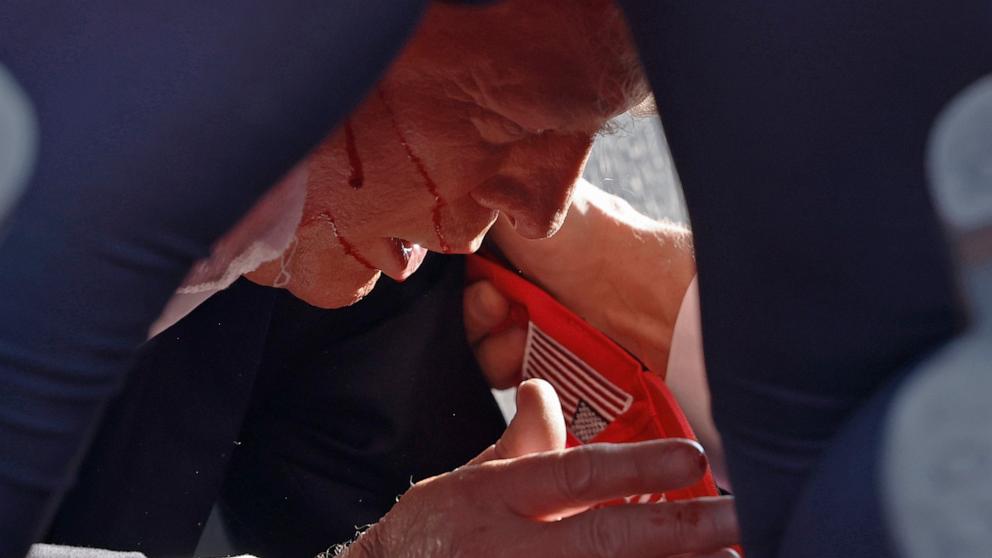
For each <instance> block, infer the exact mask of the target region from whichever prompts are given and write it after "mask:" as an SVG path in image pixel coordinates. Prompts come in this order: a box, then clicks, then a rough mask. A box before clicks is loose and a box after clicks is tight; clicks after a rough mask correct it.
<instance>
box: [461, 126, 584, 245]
mask: <svg viewBox="0 0 992 558" xmlns="http://www.w3.org/2000/svg"><path fill="white" fill-rule="evenodd" d="M591 146H592V137H591V136H588V135H585V134H557V133H551V132H545V133H543V134H541V136H539V137H537V138H533V139H531V140H529V141H527V142H522V143H521V144H520V145H517V146H514V148H513V150H512V152H511V153H510V154H509V156H508V157H507V158H506V160H505V162H504V164H503V165H502V166H501V167H500V169H499V172H498V174H496V175H495V176H493V177H492V178H490V179H489V180H487V181H486V182H484V183H483V184H482V185H481V186H479V187H478V188H476V189H474V190H473V191H472V197H473V198H474V199H475V201H476V203H478V204H479V205H482V206H484V207H488V208H490V209H496V210H498V211H499V212H500V213H502V214H503V215H506V216H507V217H509V219H510V221H511V222H512V223H513V226H514V228H515V229H516V231H517V233H518V234H520V235H521V236H523V237H525V238H529V239H538V238H547V237H549V236H551V235H553V234H554V233H555V232H557V231H558V228H559V227H561V224H562V222H563V221H564V220H565V215H566V213H567V212H568V206H569V205H570V204H571V202H572V191H573V189H574V187H575V182H576V181H577V180H578V179H579V177H580V176H581V175H582V169H583V168H584V167H585V163H586V158H587V157H588V156H589V149H590V147H591Z"/></svg>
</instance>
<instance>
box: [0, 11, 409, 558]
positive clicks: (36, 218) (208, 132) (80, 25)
mask: <svg viewBox="0 0 992 558" xmlns="http://www.w3.org/2000/svg"><path fill="white" fill-rule="evenodd" d="M424 4H425V3H424V2H422V1H418V0H403V1H401V0H362V1H361V2H358V1H354V2H343V1H342V2H329V1H326V0H320V1H304V2H293V3H282V2H264V1H260V0H259V1H255V0H248V1H238V2H233V1H218V2H187V1H178V2H139V3H120V2H111V1H97V2H88V3H85V4H83V3H78V4H77V3H65V2H50V1H36V0H30V1H27V0H25V1H19V0H14V1H10V2H3V3H2V6H0V63H2V64H4V65H5V66H6V67H7V70H9V72H10V74H11V75H12V76H13V77H14V79H15V80H17V81H18V83H19V84H20V86H21V88H23V90H24V91H25V92H26V93H27V96H28V97H29V98H30V101H31V103H32V105H33V108H34V112H35V114H36V115H37V120H38V125H39V129H40V138H41V141H40V145H39V151H38V153H39V155H38V159H37V162H36V164H35V165H34V168H33V169H32V177H31V181H30V183H29V185H28V190H27V192H26V194H25V197H24V198H23V199H22V200H21V203H20V205H19V207H18V208H17V210H16V212H15V213H14V214H13V215H12V216H11V217H10V219H9V221H8V223H6V231H5V233H4V236H3V237H2V239H0V293H2V296H0V557H3V558H8V557H17V558H20V556H23V555H24V554H25V553H26V550H27V545H28V544H29V543H30V542H32V541H33V540H35V539H36V537H37V536H38V535H39V532H40V531H41V530H42V529H43V528H44V524H45V521H46V519H47V515H48V514H49V513H50V511H51V509H52V507H53V505H54V504H55V502H56V501H57V499H58V497H59V495H60V494H61V493H62V492H63V491H64V489H65V488H66V486H67V484H69V483H70V482H71V481H72V477H73V471H74V467H75V463H76V461H77V460H78V458H79V456H80V454H81V452H82V451H83V449H84V447H85V444H86V439H87V436H88V432H89V431H90V430H91V429H92V427H93V425H94V423H95V421H96V420H97V418H98V417H99V414H100V410H101V407H102V405H103V403H104V401H106V399H107V398H108V396H109V395H111V393H112V392H113V391H114V390H115V388H116V386H117V385H118V383H119V381H120V377H121V375H122V373H123V372H124V370H125V367H126V364H127V362H126V361H127V358H128V355H129V354H130V352H131V351H132V349H133V348H134V347H135V346H136V345H137V344H138V343H140V342H141V341H142V340H143V338H144V335H145V332H146V331H147V328H148V325H149V324H150V323H151V321H152V320H153V319H154V318H155V317H156V316H157V314H158V313H159V311H160V310H161V308H162V306H163V305H164V303H165V301H166V300H167V299H168V297H169V296H170V294H171V292H172V291H173V290H174V288H175V287H176V285H177V284H178V283H179V281H180V280H181V279H182V277H183V276H184V275H185V273H186V271H187V270H188V269H189V266H190V264H191V262H193V261H194V260H195V259H197V258H200V257H202V256H204V255H205V254H206V253H207V251H208V248H209V246H210V244H211V242H212V241H213V240H214V239H216V238H217V237H218V236H219V235H220V234H222V233H223V232H224V231H225V230H226V229H227V228H229V227H230V226H231V225H232V224H233V223H234V221H235V220H236V219H237V217H238V216H240V215H241V214H242V213H244V212H245V211H246V210H247V209H248V208H249V207H250V205H251V204H252V202H253V201H254V200H255V199H256V198H257V197H258V196H260V195H261V194H262V193H263V192H264V191H265V189H266V188H267V187H268V186H269V185H271V184H273V183H274V182H275V181H276V179H277V178H279V176H280V175H281V174H282V173H284V172H286V171H287V170H288V169H289V168H290V166H291V165H292V164H293V163H294V162H296V161H297V160H299V159H300V158H301V157H302V156H303V155H304V153H305V152H306V150H307V149H309V148H310V147H311V146H312V145H315V144H316V143H317V142H318V141H319V140H320V139H321V138H322V136H323V135H325V134H326V133H328V131H329V130H330V129H331V128H332V126H333V125H334V124H335V123H336V122H338V121H339V120H340V119H341V118H342V117H343V115H345V114H347V113H348V112H349V111H350V110H351V108H352V107H353V106H354V105H356V104H357V103H358V101H359V100H360V99H361V97H362V95H363V94H364V92H365V90H366V89H367V88H368V87H369V86H370V85H371V84H372V82H373V81H374V80H375V79H376V78H377V77H378V75H379V74H380V72H381V71H382V70H383V69H384V67H385V65H386V64H387V63H388V61H389V60H390V59H391V58H392V57H393V55H394V54H395V52H396V51H397V50H398V48H399V47H400V46H401V45H402V43H403V41H404V40H405V38H406V36H407V35H408V33H409V32H410V31H411V29H412V28H413V26H414V24H415V22H416V21H417V19H418V17H419V15H420V13H421V11H422V9H423V5H424Z"/></svg>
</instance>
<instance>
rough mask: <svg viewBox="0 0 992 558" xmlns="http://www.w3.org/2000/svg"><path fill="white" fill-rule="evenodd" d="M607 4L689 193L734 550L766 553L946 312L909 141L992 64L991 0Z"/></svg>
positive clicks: (945, 266)
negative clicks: (803, 493) (843, 431)
mask: <svg viewBox="0 0 992 558" xmlns="http://www.w3.org/2000/svg"><path fill="white" fill-rule="evenodd" d="M622 3H623V4H624V7H625V9H626V11H627V15H628V17H629V20H630V22H631V25H632V28H633V31H634V33H635V36H636V39H637V42H638V45H639V48H640V49H641V54H642V58H643V60H644V63H645V66H646V68H647V70H648V72H649V74H650V76H651V79H652V83H653V87H654V91H655V95H656V99H657V102H658V106H659V108H660V110H661V113H662V119H663V121H664V123H665V128H666V131H667V133H668V139H669V142H670V146H671V149H672V154H673V158H674V161H675V163H676V165H677V167H678V172H679V175H680V177H681V179H682V182H683V184H684V187H685V196H686V201H687V205H688V209H689V213H690V217H691V219H692V225H693V230H694V234H695V243H696V250H697V257H698V266H699V284H700V294H701V307H702V319H703V331H704V336H705V339H706V343H705V349H706V363H707V368H708V373H709V378H710V383H711V389H712V396H713V409H714V414H715V419H716V421H717V425H718V427H719V429H720V431H721V434H722V435H723V437H724V441H725V443H726V450H727V456H728V461H729V466H730V473H731V477H732V480H733V485H734V487H735V490H736V493H737V503H738V509H739V512H740V519H741V524H742V528H743V536H744V542H745V548H746V550H747V551H748V556H749V557H751V558H765V557H769V556H774V555H775V554H776V549H777V546H778V544H779V540H780V538H781V535H782V531H783V529H784V526H785V524H786V522H787V520H788V518H789V515H790V512H791V509H792V506H793V505H794V502H795V500H796V498H797V495H798V493H799V491H800V490H801V489H802V486H803V483H804V482H805V481H806V480H807V477H808V475H809V472H810V471H811V470H812V468H813V467H815V466H816V464H817V461H818V459H819V458H820V456H821V455H822V454H823V452H824V451H825V450H826V449H827V448H828V447H830V445H831V444H832V443H833V437H834V434H835V433H836V432H837V431H838V430H839V428H840V427H841V425H842V424H843V423H844V422H845V421H846V420H847V419H848V418H850V417H851V416H852V415H853V414H854V413H855V412H856V411H857V410H858V409H859V408H860V407H861V406H862V405H863V404H864V403H865V402H866V401H868V400H869V399H870V398H871V397H872V395H873V394H874V393H876V392H878V391H879V390H880V389H881V388H882V386H883V385H885V384H887V383H888V382H890V381H892V380H893V379H894V378H895V377H896V376H898V375H899V374H901V372H900V371H901V370H903V369H904V368H905V367H906V366H907V365H908V364H909V363H911V362H913V361H915V360H916V359H918V358H919V357H920V355H922V354H924V353H925V352H927V351H929V350H931V349H932V348H934V347H935V346H938V345H939V344H941V343H942V342H944V341H945V340H947V339H948V338H949V337H950V336H951V335H953V334H954V332H955V331H956V329H957V328H958V327H959V326H960V324H961V313H960V311H959V309H958V304H957V298H956V293H955V288H954V285H953V280H952V275H953V274H952V270H951V266H950V264H949V258H948V255H947V251H946V248H945V242H944V238H943V233H942V231H941V230H940V227H939V226H938V224H937V221H936V219H935V217H934V213H933V211H932V208H931V204H930V200H929V199H928V195H927V191H926V187H925V169H924V151H925V144H926V141H927V137H928V133H929V130H930V127H931V125H932V123H933V120H934V118H935V116H936V115H937V113H938V111H939V110H940V109H941V108H942V107H943V106H944V105H945V104H946V103H947V102H948V101H950V99H951V98H952V96H954V95H955V94H956V93H957V92H959V91H960V90H961V89H963V88H964V87H965V86H967V85H968V84H969V83H971V82H973V81H975V80H977V79H978V78H979V77H981V76H982V75H983V74H986V73H988V72H990V71H992V41H990V40H989V37H990V33H992V4H990V3H989V2H987V1H986V0H955V1H951V2H943V1H939V2H938V1H935V0H909V1H907V0H882V1H877V2H863V1H855V0H841V1H838V0H822V1H821V0H816V1H806V2H790V1H779V0H773V1H768V0H754V1H750V0H745V1H733V2H674V1H660V2H655V1H639V0H626V1H624V2H622ZM864 474H870V472H869V471H865V473H864ZM848 511H849V512H850V513H855V512H857V511H858V510H848ZM831 513H833V512H831ZM872 549H873V547H872V546H871V545H867V546H865V547H864V551H865V552H871V551H872ZM866 555H869V554H866ZM875 555H881V554H875Z"/></svg>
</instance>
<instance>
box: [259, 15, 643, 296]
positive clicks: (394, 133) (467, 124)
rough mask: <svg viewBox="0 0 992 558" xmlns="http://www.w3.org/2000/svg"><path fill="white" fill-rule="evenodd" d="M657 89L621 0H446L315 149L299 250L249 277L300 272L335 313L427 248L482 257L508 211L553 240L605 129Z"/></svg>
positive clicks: (299, 291) (522, 226) (523, 229)
mask: <svg viewBox="0 0 992 558" xmlns="http://www.w3.org/2000/svg"><path fill="white" fill-rule="evenodd" d="M646 95H647V86H646V84H645V83H644V81H643V79H642V77H641V74H640V70H639V67H638V66H637V63H636V56H635V55H634V50H633V48H632V46H631V44H630V42H629V39H628V37H627V35H626V29H625V27H624V26H623V24H622V20H621V19H620V16H619V15H618V13H617V12H616V10H615V9H614V8H613V6H612V4H611V3H610V2H604V1H599V0H593V1H586V2H574V1H570V0H545V1H542V2H532V1H530V0H511V1H508V2H502V3H498V4H497V5H494V6H489V7H485V8H473V7H465V6H455V5H445V4H436V5H434V6H433V7H432V8H431V9H430V10H429V12H428V14H427V16H426V17H425V20H424V22H423V25H422V27H421V29H420V30H419V32H418V33H417V34H416V36H415V37H414V39H413V40H412V41H411V43H410V44H409V45H408V47H407V48H406V50H405V51H404V52H403V54H402V55H401V56H400V58H399V59H398V60H397V61H396V62H395V64H394V65H393V66H392V68H391V69H390V70H389V72H388V73H387V74H386V76H385V77H384V78H383V80H382V81H381V83H379V84H378V85H377V86H376V88H375V89H374V90H373V91H372V93H371V94H370V95H369V96H368V98H367V99H366V100H365V102H364V103H363V104H362V105H361V106H360V107H359V108H358V109H357V110H356V111H355V112H354V114H353V115H352V116H351V118H350V119H349V120H348V125H349V127H350V130H346V128H345V126H342V127H340V128H339V129H338V130H336V131H335V132H334V133H333V134H331V136H330V137H329V138H328V139H327V140H326V141H325V142H324V143H323V144H322V145H321V146H319V147H318V148H317V150H316V151H315V152H314V153H313V154H312V155H311V157H310V160H309V173H310V177H309V181H308V186H307V188H308V191H307V202H306V207H305V208H304V215H303V219H302V221H301V224H300V226H299V228H298V230H297V237H296V241H295V242H294V244H293V245H291V246H290V248H289V249H288V250H287V254H286V255H287V257H284V258H283V259H282V260H283V261H282V262H280V261H274V262H270V263H269V264H266V265H263V266H262V267H261V268H260V269H259V270H257V271H256V272H254V273H253V274H251V275H250V276H249V277H250V278H251V279H252V280H255V281H256V282H259V283H262V284H272V283H273V282H274V281H275V279H276V277H277V276H278V275H279V273H280V271H282V270H283V268H285V271H287V272H288V273H289V281H288V283H287V284H286V285H285V286H286V288H288V289H289V290H290V291H291V292H293V293H294V294H295V295H296V296H298V297H300V298H302V299H304V300H306V301H308V302H310V303H311V304H314V305H316V306H320V307H326V308H333V307H339V306H344V305H348V304H351V303H353V302H355V301H357V300H358V299H360V298H361V297H362V296H364V295H365V294H367V293H368V291H370V290H371V289H372V287H373V286H374V285H375V282H376V280H377V279H378V277H379V275H380V272H384V273H386V274H387V275H389V276H392V277H393V278H395V279H403V278H405V277H406V276H408V275H409V274H410V273H412V272H413V271H415V270H416V267H417V265H418V264H419V261H420V259H422V252H421V251H418V250H416V249H413V250H410V249H409V246H410V245H411V244H417V245H420V246H422V247H424V248H427V249H429V250H432V251H435V252H452V253H468V252H472V251H474V250H476V249H477V248H478V247H479V244H480V243H481V241H482V238H483V236H484V235H485V233H486V231H487V230H488V229H489V227H490V226H492V224H493V223H494V222H495V220H496V218H497V216H498V215H499V213H503V214H504V215H506V216H507V217H508V218H509V220H510V221H511V222H513V223H514V226H515V229H516V231H517V232H518V233H519V234H520V235H522V236H524V237H526V238H543V237H546V236H549V235H551V234H553V233H554V232H555V230H557V228H558V226H559V225H560V224H561V221H562V219H563V218H564V215H565V211H566V210H567V207H568V204H569V200H570V196H571V192H572V188H573V185H574V183H575V181H576V179H577V178H578V177H579V176H580V174H581V172H582V167H583V165H584V163H585V159H586V156H587V154H588V151H589V148H590V146H591V143H592V139H593V137H594V135H595V134H596V132H597V131H598V130H600V128H601V127H602V126H603V124H604V123H605V122H606V121H607V120H608V119H610V118H611V117H613V116H615V115H617V114H620V113H622V112H624V111H625V110H627V109H629V108H630V107H631V106H633V105H635V104H637V103H638V102H640V101H641V100H642V99H643V98H644V97H645V96H646ZM348 132H350V134H351V141H350V142H349V141H348V137H347V136H348ZM349 148H350V149H349ZM356 157H357V160H358V161H359V163H360V169H361V173H360V177H361V180H356V172H355V161H356ZM355 186H359V187H357V188H356V187H355ZM400 241H402V242H400ZM404 246H406V247H407V250H403V247H404ZM404 252H405V253H404ZM287 262H288V263H287ZM283 278H285V275H283Z"/></svg>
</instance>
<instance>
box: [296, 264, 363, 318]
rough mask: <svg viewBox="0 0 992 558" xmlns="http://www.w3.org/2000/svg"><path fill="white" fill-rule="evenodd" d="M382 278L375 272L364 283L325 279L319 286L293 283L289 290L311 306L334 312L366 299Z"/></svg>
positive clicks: (352, 279) (351, 280) (353, 280)
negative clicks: (336, 309)
mask: <svg viewBox="0 0 992 558" xmlns="http://www.w3.org/2000/svg"><path fill="white" fill-rule="evenodd" d="M380 276H381V273H379V272H375V273H373V274H372V276H371V277H369V278H367V279H366V280H364V281H360V280H356V279H355V278H351V279H350V280H348V279H339V280H335V281H327V280H326V278H325V279H324V280H323V281H321V282H320V283H318V284H313V283H309V282H307V283H303V284H301V283H297V282H291V283H290V284H289V285H288V286H287V289H288V290H289V292H291V293H293V295H294V296H296V298H299V299H300V300H302V301H304V302H306V303H307V304H309V305H311V306H316V307H317V308H323V309H325V310H333V309H335V308H344V307H345V306H351V305H352V304H355V303H356V302H358V301H360V300H362V299H363V298H365V297H366V296H367V295H368V294H369V293H370V292H372V289H374V288H375V284H376V282H377V281H378V280H379V277H380Z"/></svg>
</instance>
